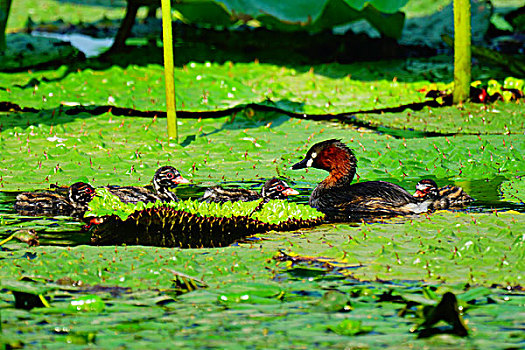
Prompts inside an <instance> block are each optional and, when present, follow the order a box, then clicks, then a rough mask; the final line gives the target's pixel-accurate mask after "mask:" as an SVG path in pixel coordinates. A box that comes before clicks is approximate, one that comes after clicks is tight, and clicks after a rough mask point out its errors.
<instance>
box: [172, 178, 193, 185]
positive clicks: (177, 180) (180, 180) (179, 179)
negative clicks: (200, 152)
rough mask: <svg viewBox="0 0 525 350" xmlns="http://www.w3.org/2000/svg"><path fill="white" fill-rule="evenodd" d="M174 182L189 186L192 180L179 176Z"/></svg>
mask: <svg viewBox="0 0 525 350" xmlns="http://www.w3.org/2000/svg"><path fill="white" fill-rule="evenodd" d="M173 182H174V183H176V184H177V185H178V184H189V183H190V180H188V179H185V178H183V177H182V176H177V177H176V178H174V179H173Z"/></svg>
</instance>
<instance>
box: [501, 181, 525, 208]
mask: <svg viewBox="0 0 525 350" xmlns="http://www.w3.org/2000/svg"><path fill="white" fill-rule="evenodd" d="M500 190H501V194H502V197H503V199H504V200H506V201H508V202H513V203H519V204H525V178H524V177H523V176H518V177H515V178H512V179H511V180H508V181H505V182H503V183H502V184H501V187H500Z"/></svg>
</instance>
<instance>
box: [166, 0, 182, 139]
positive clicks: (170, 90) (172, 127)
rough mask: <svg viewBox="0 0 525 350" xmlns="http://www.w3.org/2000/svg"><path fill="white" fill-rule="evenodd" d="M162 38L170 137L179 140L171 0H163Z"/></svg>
mask: <svg viewBox="0 0 525 350" xmlns="http://www.w3.org/2000/svg"><path fill="white" fill-rule="evenodd" d="M162 34H163V35H162V38H163V40H162V41H163V47H164V74H165V79H166V112H167V116H168V138H169V139H175V141H176V142H177V143H178V142H179V133H178V130H177V112H176V110H175V78H174V68H173V66H174V64H173V35H172V28H171V4H170V0H162Z"/></svg>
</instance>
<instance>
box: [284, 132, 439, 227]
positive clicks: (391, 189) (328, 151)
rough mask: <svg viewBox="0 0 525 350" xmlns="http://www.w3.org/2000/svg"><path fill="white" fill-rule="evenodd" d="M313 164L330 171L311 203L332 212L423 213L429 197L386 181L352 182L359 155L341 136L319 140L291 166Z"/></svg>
mask: <svg viewBox="0 0 525 350" xmlns="http://www.w3.org/2000/svg"><path fill="white" fill-rule="evenodd" d="M308 167H313V168H317V169H322V170H326V171H328V172H330V174H329V175H328V177H327V178H326V179H324V180H323V181H322V182H321V183H320V184H319V185H317V187H316V188H315V189H314V191H313V192H312V194H311V196H310V200H309V204H310V205H311V206H312V207H314V208H317V209H319V210H320V211H322V212H325V213H326V214H328V215H330V216H336V217H338V218H340V217H346V216H348V215H352V214H353V215H355V214H364V215H397V214H413V213H422V212H426V211H427V210H428V205H429V204H430V200H425V201H421V200H418V199H417V198H415V197H414V196H412V195H411V194H410V193H409V192H407V191H406V190H405V189H403V188H402V187H400V186H398V185H395V184H392V183H389V182H385V181H368V182H360V183H355V184H351V182H352V180H353V179H354V176H355V173H356V168H357V159H356V157H355V155H354V153H353V152H352V150H351V149H350V148H348V147H347V146H346V145H345V144H344V143H342V142H341V141H339V140H335V139H331V140H326V141H323V142H319V143H317V144H315V145H313V146H312V147H311V148H310V150H308V152H307V154H306V156H305V158H304V159H303V160H302V161H300V162H299V163H297V164H295V165H293V166H292V169H294V170H295V169H304V168H308Z"/></svg>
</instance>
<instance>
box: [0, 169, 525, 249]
mask: <svg viewBox="0 0 525 350" xmlns="http://www.w3.org/2000/svg"><path fill="white" fill-rule="evenodd" d="M264 181H265V180H264V179H259V180H257V181H246V182H224V183H223V184H222V185H223V186H225V187H230V188H233V187H244V188H249V189H252V190H256V191H259V190H260V188H261V187H262V185H263V183H264ZM503 181H505V178H503V177H499V178H495V179H491V180H475V181H472V182H470V183H468V185H466V186H465V187H468V188H469V190H468V191H467V192H468V193H469V194H470V195H471V196H472V197H473V198H474V199H475V201H474V202H473V203H471V205H469V206H468V207H466V208H464V209H461V211H466V212H472V213H483V212H493V211H509V210H515V211H518V212H522V213H525V205H523V204H515V203H511V202H506V201H502V200H501V197H500V193H499V187H500V185H501V183H502V182H503ZM446 182H447V181H444V180H441V181H438V183H441V184H443V183H446ZM288 183H289V184H290V186H292V187H293V188H294V189H296V190H297V191H299V193H300V194H299V195H297V196H293V198H290V200H291V201H293V202H296V203H301V204H307V203H308V198H309V195H310V193H311V191H312V189H313V188H314V187H315V185H316V184H312V183H306V182H295V183H294V182H292V181H288ZM402 185H403V186H404V187H405V188H410V187H411V186H409V185H407V184H402ZM205 189H206V187H205V186H200V185H190V186H180V187H179V188H177V191H176V193H177V196H178V197H179V198H180V199H183V200H184V199H189V198H192V199H196V198H198V197H200V196H202V195H203V194H204V191H205ZM19 193H20V192H0V240H2V239H4V238H6V237H8V236H10V235H11V234H12V233H14V232H16V231H17V230H21V229H34V230H35V231H36V232H37V234H38V236H39V240H40V244H56V245H78V244H89V241H90V237H89V234H88V233H87V232H85V230H82V226H83V225H84V223H83V222H81V221H80V220H77V219H74V218H70V217H45V216H36V217H31V216H23V215H19V214H18V213H17V212H16V211H15V210H14V203H15V200H16V196H17V195H18V194H19Z"/></svg>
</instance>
